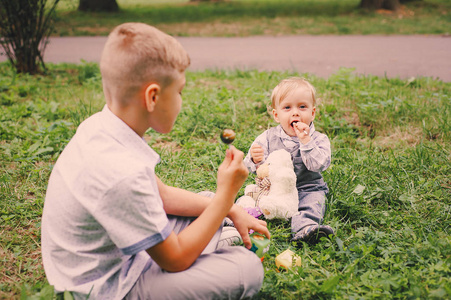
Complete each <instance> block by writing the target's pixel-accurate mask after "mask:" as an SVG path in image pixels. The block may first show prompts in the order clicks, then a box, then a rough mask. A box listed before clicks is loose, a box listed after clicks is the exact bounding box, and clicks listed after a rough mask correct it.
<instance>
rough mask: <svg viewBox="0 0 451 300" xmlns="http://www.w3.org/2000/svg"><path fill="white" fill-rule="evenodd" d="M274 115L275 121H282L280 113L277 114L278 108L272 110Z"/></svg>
mask: <svg viewBox="0 0 451 300" xmlns="http://www.w3.org/2000/svg"><path fill="white" fill-rule="evenodd" d="M272 116H273V118H274V121H276V122H277V123H280V121H279V115H278V114H277V110H276V109H273V110H272Z"/></svg>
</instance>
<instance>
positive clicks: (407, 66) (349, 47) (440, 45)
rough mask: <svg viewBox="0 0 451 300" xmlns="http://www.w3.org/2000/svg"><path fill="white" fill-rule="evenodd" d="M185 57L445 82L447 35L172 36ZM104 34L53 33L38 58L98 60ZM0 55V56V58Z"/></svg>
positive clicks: (228, 64)
mask: <svg viewBox="0 0 451 300" xmlns="http://www.w3.org/2000/svg"><path fill="white" fill-rule="evenodd" d="M177 40H179V41H180V43H181V44H182V45H183V46H184V47H185V49H186V50H187V51H188V53H189V55H190V57H191V61H192V63H191V66H190V68H189V69H190V70H193V71H198V70H207V69H209V70H218V69H226V70H233V69H241V70H255V69H257V70H265V71H296V72H299V73H311V74H315V75H316V76H319V77H323V78H327V77H329V76H330V75H331V74H333V73H336V72H337V71H338V70H339V69H340V68H342V67H345V68H354V69H355V71H354V72H355V73H356V74H363V75H369V74H371V75H377V76H387V77H389V78H395V77H398V78H402V79H408V78H411V77H420V76H422V77H432V78H435V79H439V80H442V81H445V82H451V37H449V36H425V35H413V36H412V35H408V36H404V35H403V36H401V35H398V36H378V35H376V36H374V35H367V36H356V35H349V36H308V35H301V36H281V37H273V36H255V37H231V38H223V37H177ZM105 41H106V37H54V38H51V39H50V43H49V45H48V46H47V49H46V52H45V55H44V61H46V62H52V63H61V62H67V63H80V62H81V61H82V60H84V61H88V62H98V61H99V59H100V55H101V52H102V48H103V46H104V44H105ZM5 59H6V58H5V56H0V60H5Z"/></svg>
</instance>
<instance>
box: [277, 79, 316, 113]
mask: <svg viewBox="0 0 451 300" xmlns="http://www.w3.org/2000/svg"><path fill="white" fill-rule="evenodd" d="M300 87H305V88H307V89H308V90H309V91H310V92H311V93H312V99H313V106H316V90H315V87H314V86H313V85H312V84H311V83H310V82H308V81H307V80H306V79H304V78H301V77H290V78H287V79H284V80H282V81H281V82H280V83H279V84H278V85H277V86H276V87H275V88H274V89H273V91H272V94H271V106H272V108H273V109H275V108H276V106H277V105H278V104H279V103H280V102H281V101H283V99H285V97H286V96H287V95H288V94H289V93H290V92H291V91H293V90H295V89H297V88H300Z"/></svg>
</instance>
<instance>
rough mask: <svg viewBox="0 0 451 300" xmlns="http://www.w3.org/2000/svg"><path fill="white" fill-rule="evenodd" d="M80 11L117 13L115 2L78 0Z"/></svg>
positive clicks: (113, 0)
mask: <svg viewBox="0 0 451 300" xmlns="http://www.w3.org/2000/svg"><path fill="white" fill-rule="evenodd" d="M78 10H80V11H107V12H108V11H118V10H119V5H117V2H116V0H80V4H79V6H78Z"/></svg>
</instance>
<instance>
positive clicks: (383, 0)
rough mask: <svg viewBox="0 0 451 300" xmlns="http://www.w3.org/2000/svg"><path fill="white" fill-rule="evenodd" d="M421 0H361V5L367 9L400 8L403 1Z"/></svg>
mask: <svg viewBox="0 0 451 300" xmlns="http://www.w3.org/2000/svg"><path fill="white" fill-rule="evenodd" d="M410 1H421V0H361V2H360V7H361V8H365V9H388V10H398V9H399V8H400V7H401V4H402V3H405V2H410Z"/></svg>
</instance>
